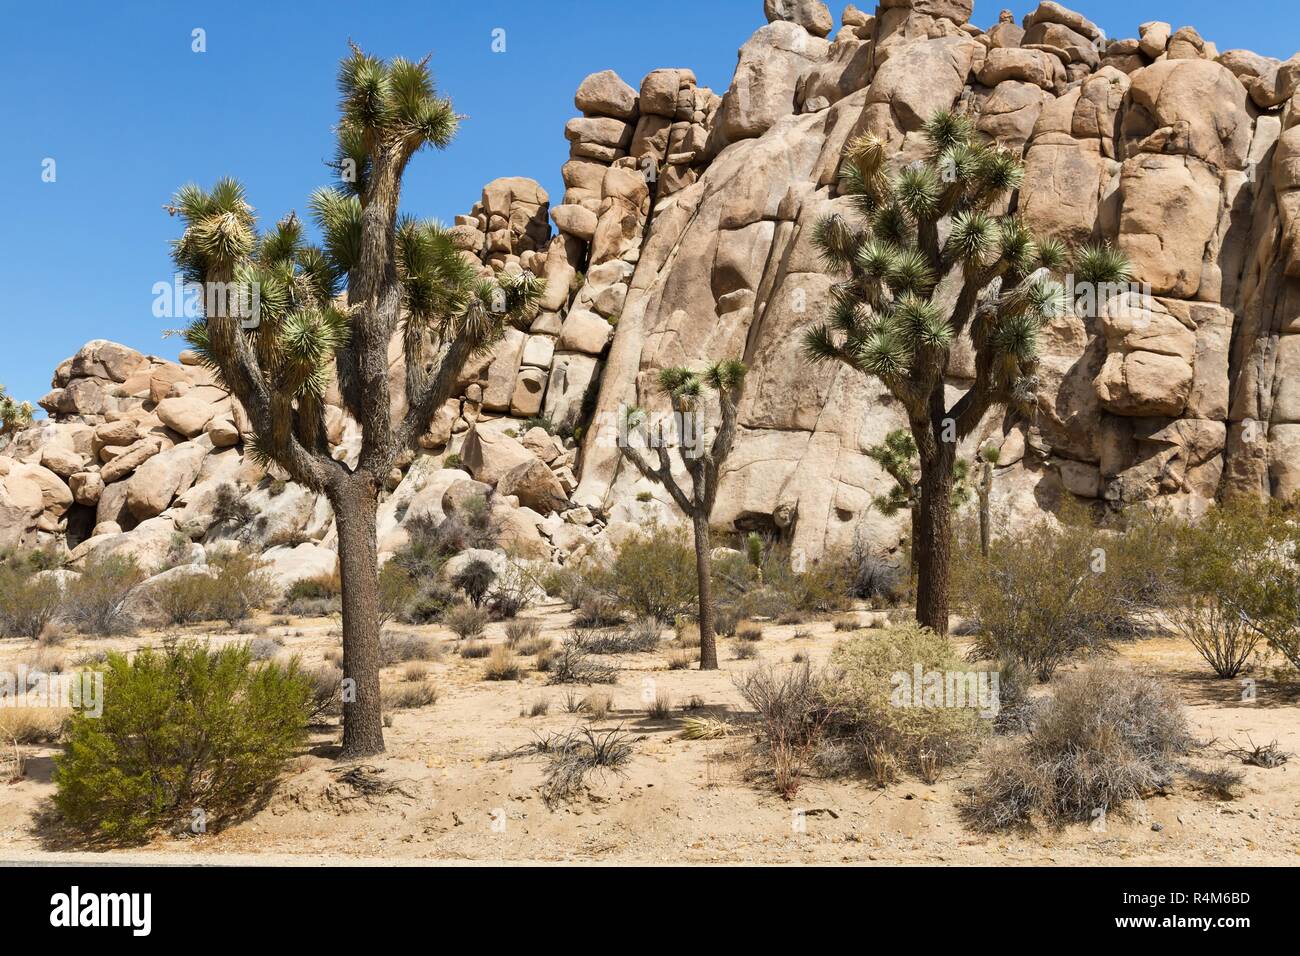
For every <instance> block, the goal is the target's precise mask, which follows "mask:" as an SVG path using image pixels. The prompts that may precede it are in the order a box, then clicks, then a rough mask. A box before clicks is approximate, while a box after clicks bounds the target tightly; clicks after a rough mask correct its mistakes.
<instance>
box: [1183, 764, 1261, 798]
mask: <svg viewBox="0 0 1300 956" xmlns="http://www.w3.org/2000/svg"><path fill="white" fill-rule="evenodd" d="M1183 774H1184V776H1186V778H1187V782H1188V783H1189V784H1191V785H1192V787H1193V788H1195V789H1196V790H1199V791H1201V793H1204V794H1205V795H1206V796H1208V797H1213V798H1214V799H1216V800H1235V799H1237V797H1239V796H1241V787H1242V785H1243V784H1244V783H1245V781H1246V775H1245V774H1244V773H1243V772H1242V771H1240V770H1237V769H1236V768H1235V767H1209V768H1207V769H1201V768H1199V767H1187V768H1184V770H1183Z"/></svg>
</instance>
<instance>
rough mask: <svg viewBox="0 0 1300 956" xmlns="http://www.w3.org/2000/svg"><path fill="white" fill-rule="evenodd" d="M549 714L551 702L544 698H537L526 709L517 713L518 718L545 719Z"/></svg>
mask: <svg viewBox="0 0 1300 956" xmlns="http://www.w3.org/2000/svg"><path fill="white" fill-rule="evenodd" d="M550 712H551V702H550V700H548V699H547V698H545V697H538V698H537V699H536V700H534V701H533V702H532V703H531V704H529V705H528V706H527V707H525V708H523V709H522V710H521V711H519V716H520V717H545V716H546V715H547V714H549V713H550Z"/></svg>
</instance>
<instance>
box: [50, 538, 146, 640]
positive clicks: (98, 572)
mask: <svg viewBox="0 0 1300 956" xmlns="http://www.w3.org/2000/svg"><path fill="white" fill-rule="evenodd" d="M144 579H145V573H144V571H142V570H141V569H140V567H139V565H137V564H136V563H135V560H134V559H133V558H131V557H128V556H124V555H116V554H114V555H109V556H108V557H106V558H96V559H95V560H93V561H91V562H89V563H88V564H87V565H86V568H85V570H83V571H82V573H81V575H80V576H79V577H77V578H76V579H75V580H73V581H71V582H69V584H68V589H67V603H66V605H65V609H64V615H65V616H66V617H67V618H68V620H69V621H70V622H71V623H72V624H73V625H74V626H76V628H77V629H78V630H80V631H81V632H82V633H84V634H97V635H100V636H106V635H112V634H125V633H128V632H129V631H131V630H133V629H134V627H135V622H134V621H132V620H131V619H130V616H129V615H128V614H127V613H126V611H125V605H126V599H127V598H128V597H129V596H130V594H131V591H132V590H134V589H135V587H136V586H137V585H138V584H140V583H141V582H142V581H144Z"/></svg>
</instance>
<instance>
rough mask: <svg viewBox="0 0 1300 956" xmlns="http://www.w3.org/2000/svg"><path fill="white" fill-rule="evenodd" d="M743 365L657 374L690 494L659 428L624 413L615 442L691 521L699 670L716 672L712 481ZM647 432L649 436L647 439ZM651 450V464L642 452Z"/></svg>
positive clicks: (728, 440) (728, 433) (727, 437)
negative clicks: (710, 417) (709, 411)
mask: <svg viewBox="0 0 1300 956" xmlns="http://www.w3.org/2000/svg"><path fill="white" fill-rule="evenodd" d="M745 372H746V368H745V365H744V363H743V362H740V361H738V360H735V359H727V360H724V361H722V362H719V363H717V364H716V365H713V366H710V367H709V368H708V369H706V370H705V371H703V372H692V371H690V370H689V369H685V368H666V369H663V370H662V371H661V372H660V373H659V387H660V388H661V389H663V391H664V392H665V394H666V395H667V396H668V401H669V403H670V405H671V406H672V410H673V419H674V421H675V422H676V425H677V430H678V436H677V437H678V441H677V454H678V456H679V457H680V458H681V461H682V464H683V465H684V466H685V468H686V473H687V474H688V475H689V476H690V479H691V486H690V488H683V487H682V486H681V485H680V484H679V483H678V481H677V479H676V478H674V477H673V462H672V458H671V456H670V455H669V453H668V444H669V442H668V440H667V438H666V436H665V435H664V432H663V428H662V427H659V428H657V429H651V428H650V427H649V426H648V422H647V419H646V415H645V413H644V412H643V411H642V410H641V409H639V408H631V409H628V411H627V420H626V427H625V429H624V432H625V436H626V437H625V438H624V440H622V441H620V442H619V448H620V450H621V451H622V453H623V456H624V457H625V458H627V460H628V461H630V462H632V464H633V465H634V466H636V470H637V471H639V472H640V473H641V474H642V475H644V476H645V477H646V478H647V479H649V480H650V481H653V482H654V483H656V484H659V485H663V486H664V488H666V489H668V493H669V494H670V495H671V496H672V499H673V501H674V502H676V504H677V507H678V508H680V509H681V510H682V513H683V514H685V515H686V516H687V517H688V518H690V519H691V528H692V530H693V531H694V534H695V570H696V579H697V587H698V592H699V621H700V670H717V669H718V642H717V638H716V636H715V632H714V625H713V617H714V614H713V589H712V585H711V577H710V576H711V570H710V565H711V559H710V551H711V550H712V545H711V544H710V535H709V516H710V515H711V514H712V513H713V503H714V502H715V501H716V500H717V498H718V476H719V473H720V472H721V470H722V464H723V462H725V461H726V460H727V456H728V455H730V454H731V448H732V445H733V444H735V440H736V409H737V406H738V405H739V403H740V393H741V390H742V388H743V387H744V382H745ZM706 390H710V391H714V392H716V393H717V395H718V406H719V410H720V418H721V420H720V421H719V423H718V426H717V431H716V432H715V433H714V436H713V441H712V442H711V443H709V442H706V441H705V431H706V427H705V421H704V410H705V404H706V399H707V394H706ZM652 432H653V433H652ZM646 446H653V448H654V451H655V456H656V460H655V462H654V463H653V464H652V463H651V462H650V461H649V460H648V459H647V458H646V456H645V454H643V448H645V447H646Z"/></svg>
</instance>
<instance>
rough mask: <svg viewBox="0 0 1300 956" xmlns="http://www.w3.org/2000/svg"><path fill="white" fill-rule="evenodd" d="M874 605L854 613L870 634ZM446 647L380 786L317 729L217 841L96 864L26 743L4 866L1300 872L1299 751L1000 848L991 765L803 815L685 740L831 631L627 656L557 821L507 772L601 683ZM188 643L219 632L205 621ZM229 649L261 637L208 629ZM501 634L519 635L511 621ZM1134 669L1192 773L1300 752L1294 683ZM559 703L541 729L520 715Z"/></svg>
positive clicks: (828, 792)
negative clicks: (607, 738)
mask: <svg viewBox="0 0 1300 956" xmlns="http://www.w3.org/2000/svg"><path fill="white" fill-rule="evenodd" d="M525 616H534V617H538V618H539V619H540V620H541V621H542V623H543V628H544V633H546V634H548V635H551V636H554V637H555V638H556V639H557V642H558V640H559V638H561V637H562V636H563V635H564V634H565V633H567V632H568V629H569V627H568V626H569V623H570V616H569V614H568V613H567V612H566V611H564V610H563V609H562V608H561V607H560V606H559V605H549V606H546V607H543V608H539V609H533V610H530V611H528V612H525ZM872 616H873V615H872V613H871V612H866V611H863V612H860V613H859V617H860V618H861V620H862V621H863V622H864V623H866V622H868V621H870V620H871V618H872ZM259 623H260V625H262V626H263V627H264V628H265V630H266V631H267V632H268V633H270V634H272V635H279V636H281V637H282V638H283V640H284V643H285V648H286V653H293V654H297V655H299V656H300V657H301V659H302V660H303V662H304V664H307V665H312V664H316V663H319V662H320V661H321V660H322V659H323V658H324V657H325V655H326V654H329V653H331V652H337V649H338V647H339V644H340V637H339V629H338V623H337V621H335V620H329V619H317V620H308V621H299V620H295V621H286V620H285V619H282V618H270V617H268V618H264V619H263V620H262V621H261V622H259ZM396 630H400V631H404V632H410V633H418V634H421V635H426V636H430V637H434V638H436V639H438V642H439V643H440V644H441V645H442V647H443V648H444V650H443V653H442V654H441V658H440V660H438V661H436V662H429V663H428V664H427V667H428V670H429V677H430V679H431V680H433V681H434V682H435V683H436V685H437V687H438V689H439V699H438V701H437V703H436V704H434V705H433V706H430V707H424V708H421V709H416V710H402V711H397V712H395V713H393V715H392V725H391V727H389V729H388V730H387V731H386V735H387V743H388V752H387V753H386V754H385V755H384V756H382V757H381V758H377V759H374V760H371V761H368V762H367V768H368V769H367V770H366V771H365V773H366V775H367V777H368V778H370V779H374V780H378V781H382V783H383V784H384V786H383V787H381V788H380V789H381V790H386V792H380V793H375V794H369V795H368V794H366V793H363V792H362V791H361V790H359V789H358V788H357V787H355V786H353V785H352V784H350V783H348V782H346V781H344V780H343V779H341V770H342V769H346V768H340V767H339V765H338V764H337V763H336V762H335V761H334V760H333V759H332V754H333V752H334V748H335V746H336V744H337V741H338V728H337V726H336V725H333V726H328V727H323V728H319V729H317V730H316V731H315V732H314V733H313V735H312V742H311V746H310V748H309V749H308V751H307V752H306V753H304V754H303V755H302V756H300V757H298V758H297V759H295V760H294V761H293V762H292V764H291V765H290V767H289V769H288V771H287V772H286V774H285V775H284V778H283V779H282V781H281V782H280V784H279V786H278V787H277V788H276V791H275V793H274V794H273V795H272V797H271V798H270V799H269V801H268V802H267V804H266V806H265V807H263V808H262V809H261V810H260V811H259V812H257V813H256V814H255V815H253V816H251V817H250V818H249V819H247V820H245V821H243V822H240V823H237V824H235V825H233V826H230V827H228V828H226V829H224V830H221V831H219V832H212V833H208V834H204V835H199V836H186V837H179V838H178V837H172V836H163V837H159V838H157V839H155V840H154V841H152V842H151V843H149V844H148V845H146V846H144V847H141V848H137V849H134V850H111V851H104V852H88V851H86V850H85V849H84V848H78V847H76V846H75V845H69V844H67V843H65V842H61V841H60V839H59V837H58V836H57V834H56V833H55V832H54V831H52V830H50V829H49V828H48V827H47V826H46V825H45V824H44V823H43V822H42V815H43V813H44V812H45V811H47V810H48V807H49V802H50V797H51V795H52V794H53V792H54V785H53V783H52V779H51V778H52V771H53V762H52V758H53V756H54V754H55V753H56V752H57V751H56V749H55V748H53V747H50V746H29V747H26V748H24V756H25V757H26V773H25V776H23V777H22V778H21V779H20V780H18V781H17V782H14V783H11V784H8V785H4V784H0V860H24V861H38V862H56V861H67V860H76V861H96V862H106V863H111V862H155V863H221V862H250V861H251V862H264V863H277V864H286V863H288V864H292V863H297V864H302V865H319V864H327V863H329V862H349V863H373V864H383V865H394V864H400V863H445V862H471V863H557V862H558V863H600V864H623V863H638V864H663V863H682V864H711V863H751V864H800V863H822V864H825V863H853V864H924V865H972V864H973V865H995V864H997V865H1001V864H1035V865H1045V864H1057V865H1106V864H1112V863H1114V864H1121V863H1122V864H1127V865H1140V864H1153V865H1205V864H1211V865H1213V864H1233V865H1247V864H1252V865H1259V864H1274V865H1276V864H1281V865H1287V864H1290V865H1295V864H1300V758H1296V759H1293V760H1292V761H1291V763H1290V764H1289V765H1284V766H1282V767H1278V768H1274V769H1261V768H1256V767H1243V768H1242V769H1243V770H1244V772H1245V787H1244V792H1243V794H1242V795H1241V796H1240V797H1239V798H1238V799H1236V800H1233V801H1230V802H1221V801H1216V800H1213V799H1210V798H1207V797H1205V796H1203V795H1201V794H1199V793H1198V792H1196V791H1194V790H1193V789H1192V788H1191V787H1189V786H1188V785H1186V784H1185V783H1182V782H1180V783H1179V784H1178V785H1177V786H1176V788H1175V789H1174V791H1173V792H1172V793H1170V794H1168V795H1161V796H1155V797H1152V798H1149V799H1147V800H1145V801H1143V802H1141V803H1139V804H1137V805H1135V806H1133V807H1132V809H1131V811H1130V812H1129V813H1128V814H1127V815H1126V816H1125V817H1122V818H1121V817H1117V816H1115V815H1114V814H1112V815H1111V816H1110V818H1109V819H1108V820H1107V821H1106V827H1105V829H1104V831H1102V832H1098V831H1095V830H1093V829H1092V828H1090V827H1089V826H1087V825H1084V824H1078V825H1073V826H1070V827H1067V828H1065V829H1063V830H1038V831H1035V832H1030V833H1008V834H1003V835H998V836H986V835H982V834H979V833H974V832H972V831H971V830H969V829H968V828H967V827H965V826H964V825H963V824H962V822H961V820H960V817H959V814H958V809H957V807H958V804H959V801H960V790H961V788H962V787H964V786H969V785H970V784H971V783H972V782H973V781H974V780H975V779H976V778H977V776H978V760H976V761H972V762H970V763H968V764H967V765H965V766H964V767H961V768H958V769H955V770H951V771H948V772H947V773H945V774H944V776H943V778H942V779H941V780H940V781H939V782H937V783H936V784H934V785H927V784H925V783H922V782H920V781H919V780H916V779H912V778H908V779H905V780H904V781H903V782H901V783H897V784H894V785H892V786H890V787H889V788H887V789H884V790H880V789H875V788H874V787H873V786H872V785H871V784H870V783H868V782H867V781H865V780H860V779H834V780H823V779H816V778H810V779H808V780H807V781H806V782H805V783H804V786H803V788H802V789H801V790H800V791H799V793H798V795H797V796H796V797H795V799H794V800H793V801H791V802H786V801H784V800H782V799H781V798H780V797H779V796H778V795H777V794H776V793H774V792H773V790H772V787H771V783H770V780H766V781H765V780H764V779H762V777H761V776H756V775H755V774H754V769H755V763H754V760H753V755H752V740H751V738H749V737H747V736H744V735H743V734H740V735H737V736H733V737H728V738H724V739H721V740H709V741H688V740H683V739H682V738H681V736H680V732H681V718H682V712H681V710H680V706H681V705H682V704H684V703H686V702H688V701H690V700H691V699H692V698H693V697H698V698H700V700H701V701H703V703H704V704H705V705H706V706H707V707H708V708H709V709H710V710H712V711H713V712H715V713H724V714H725V713H726V712H742V711H743V710H744V706H745V705H744V702H743V700H742V698H741V696H740V694H739V693H738V692H737V690H736V688H735V686H734V684H733V677H734V675H735V674H737V673H739V672H742V671H743V670H744V669H747V668H751V667H754V666H757V665H761V664H775V663H786V662H789V661H790V660H791V659H792V657H794V656H795V655H796V654H802V655H805V656H806V657H808V658H810V659H811V660H812V661H813V662H814V664H816V663H819V662H822V661H824V660H825V659H826V657H827V655H828V654H829V653H830V650H831V648H832V647H833V646H834V644H835V642H836V641H837V640H841V639H843V638H844V636H845V635H844V634H842V633H836V632H835V630H834V628H833V626H832V623H831V621H829V620H825V621H810V622H806V623H803V624H799V625H777V624H774V623H771V622H766V623H764V625H763V639H762V640H761V641H760V642H759V643H758V645H757V646H758V657H757V659H755V660H747V661H745V660H736V659H735V656H734V654H735V648H736V646H737V642H736V641H735V639H727V640H724V641H723V644H722V650H721V656H722V659H723V668H722V670H721V671H720V672H711V673H702V672H699V671H696V670H669V669H668V659H669V657H670V655H671V654H672V653H673V651H674V648H673V646H672V644H671V643H670V638H671V637H672V635H671V633H670V632H667V631H666V632H665V635H664V637H665V641H664V644H663V646H662V648H661V649H660V650H658V651H656V652H653V653H644V654H628V655H621V656H619V657H617V658H612V659H611V660H612V661H613V662H615V663H616V664H617V666H618V667H619V679H618V683H617V685H614V686H611V687H604V688H594V689H595V690H597V691H601V690H604V691H607V692H608V693H609V694H610V695H611V697H612V702H613V707H612V710H611V712H610V713H609V715H608V717H606V718H605V719H603V720H599V721H594V722H593V724H594V726H595V727H597V728H599V729H602V730H606V729H612V728H616V727H622V728H623V729H624V730H625V731H627V732H628V734H629V735H630V737H631V739H632V744H633V748H634V751H635V752H634V755H633V757H632V759H631V761H630V763H629V765H628V767H627V769H626V773H624V774H608V775H606V776H604V777H602V778H597V779H596V780H594V782H593V784H592V786H591V787H590V788H589V790H588V791H587V792H586V793H585V794H584V795H583V796H581V797H580V798H579V799H577V800H575V801H573V802H571V803H568V804H565V805H561V806H557V807H555V808H554V809H552V808H548V807H547V805H546V804H545V802H544V801H543V800H542V798H541V796H540V794H539V790H538V788H539V784H540V783H541V781H542V774H543V767H544V758H542V757H538V756H523V757H516V758H512V759H506V760H500V759H493V757H494V756H495V755H498V754H499V753H501V752H502V751H509V750H512V749H514V748H517V747H520V746H522V745H526V744H528V743H529V742H530V741H532V740H534V739H535V735H537V734H545V733H550V732H555V731H561V730H565V729H568V728H571V727H575V726H581V725H583V724H584V723H586V721H585V719H584V718H583V716H582V715H581V714H574V713H569V712H568V710H567V708H566V700H567V697H568V695H569V694H570V693H572V694H574V696H575V697H578V698H580V697H582V696H584V695H585V694H586V693H588V692H589V690H591V689H589V688H582V687H578V688H568V687H554V686H547V685H546V683H545V681H546V675H544V674H539V673H537V672H536V671H534V670H533V669H532V668H531V659H530V658H529V659H525V661H526V663H528V664H529V665H530V666H529V667H528V669H527V670H526V671H525V673H524V675H523V677H522V678H521V679H520V680H519V681H517V682H491V681H485V680H483V679H482V672H483V668H484V664H485V662H484V661H483V660H466V659H463V658H461V657H460V656H459V655H458V654H457V653H456V652H455V647H456V642H455V640H454V639H453V638H452V637H451V635H450V634H449V633H448V632H446V631H445V630H442V629H440V628H437V627H425V628H396ZM189 634H190V635H191V636H201V635H208V634H209V632H207V631H204V630H201V629H191V631H190V632H189ZM160 637H161V636H160V635H156V634H155V635H145V636H143V637H141V638H137V639H131V640H118V639H114V640H107V641H105V640H89V639H76V640H71V641H69V642H67V643H65V644H61V645H59V646H58V647H57V648H55V649H54V650H53V652H52V653H54V654H56V655H58V656H60V657H62V658H64V659H65V660H67V661H74V660H75V659H76V658H77V657H78V656H79V655H80V654H83V653H85V652H87V651H94V650H96V649H99V648H104V647H115V648H129V647H138V646H141V645H142V644H144V643H158V642H159V641H160ZM209 639H210V640H211V641H212V643H213V644H214V645H215V644H217V643H219V642H223V641H237V640H247V639H248V638H247V637H245V636H240V635H236V634H225V635H220V634H218V635H211V636H210V637H209ZM488 639H489V640H490V641H491V642H493V643H501V642H502V641H503V640H504V625H502V624H492V625H490V626H489V630H488ZM32 656H33V649H32V647H31V645H30V644H29V643H28V642H26V641H20V640H8V641H0V669H10V668H13V667H15V666H16V665H17V663H19V662H20V661H23V660H29V659H31V658H32ZM1120 656H1121V657H1122V658H1123V659H1124V660H1125V661H1127V662H1128V663H1130V664H1132V665H1133V666H1136V667H1141V668H1148V669H1150V670H1152V671H1153V672H1155V673H1158V674H1160V675H1162V676H1164V677H1165V678H1167V679H1169V680H1170V681H1172V682H1173V683H1174V684H1175V686H1176V687H1177V688H1178V690H1179V691H1180V693H1181V694H1182V696H1183V698H1184V700H1185V701H1186V703H1187V708H1188V713H1189V716H1190V719H1191V722H1192V725H1193V727H1194V730H1195V731H1196V733H1197V734H1198V735H1199V737H1200V738H1201V739H1203V740H1206V741H1211V742H1212V743H1210V744H1209V745H1208V746H1207V747H1205V748H1203V749H1202V750H1201V751H1199V752H1198V753H1197V754H1196V755H1195V756H1194V757H1193V758H1192V763H1194V764H1196V765H1199V766H1211V765H1216V764H1217V765H1222V764H1226V763H1229V762H1231V763H1232V764H1233V765H1236V764H1237V761H1235V760H1231V761H1230V760H1229V759H1228V758H1225V757H1223V756H1221V750H1222V748H1223V747H1225V746H1227V745H1228V744H1229V742H1237V743H1243V744H1244V743H1245V742H1246V740H1247V738H1251V739H1253V740H1254V741H1255V742H1256V743H1268V742H1271V741H1273V740H1276V741H1278V743H1279V746H1280V747H1281V748H1282V749H1283V750H1287V751H1292V752H1300V685H1297V684H1296V683H1294V682H1292V683H1290V684H1284V683H1277V682H1274V681H1272V680H1269V679H1268V678H1267V677H1266V676H1265V675H1263V674H1260V675H1255V676H1256V677H1257V679H1258V694H1257V697H1256V699H1255V700H1253V701H1243V700H1242V699H1241V697H1242V691H1241V687H1240V685H1239V684H1238V683H1237V682H1235V681H1217V680H1213V679H1210V678H1209V677H1208V676H1207V675H1208V673H1209V672H1208V671H1207V669H1206V668H1205V666H1204V665H1203V664H1202V662H1201V661H1200V659H1199V658H1198V657H1197V656H1196V654H1195V653H1194V652H1193V651H1192V650H1191V648H1190V647H1189V646H1186V645H1183V644H1181V643H1180V642H1178V641H1176V640H1173V639H1165V638H1155V639H1148V640H1144V641H1141V642H1139V643H1136V644H1132V645H1129V646H1126V647H1124V648H1123V649H1122V650H1121V651H1120ZM404 667H405V665H398V666H396V667H392V668H387V669H386V670H385V672H384V678H385V682H386V683H397V682H400V681H401V680H402V677H403V669H404ZM660 692H666V693H667V694H668V695H669V696H670V697H671V700H672V702H673V704H674V712H673V714H672V716H671V717H669V718H668V719H659V720H657V719H654V718H652V717H651V716H649V715H648V714H647V706H648V702H649V701H653V700H654V698H655V696H656V695H657V694H658V693H660ZM540 699H544V700H546V701H548V702H549V705H550V706H549V713H548V714H546V715H545V716H538V717H529V716H524V715H523V714H522V712H523V711H524V710H525V708H528V707H530V706H531V705H532V704H533V703H534V702H535V701H538V700H540Z"/></svg>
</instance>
